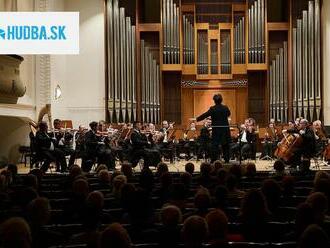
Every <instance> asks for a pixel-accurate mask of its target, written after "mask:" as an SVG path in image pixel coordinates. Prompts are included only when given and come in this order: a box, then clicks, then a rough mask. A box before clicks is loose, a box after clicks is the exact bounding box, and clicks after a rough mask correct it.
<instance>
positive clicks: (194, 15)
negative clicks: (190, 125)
mask: <svg viewBox="0 0 330 248" xmlns="http://www.w3.org/2000/svg"><path fill="white" fill-rule="evenodd" d="M320 9H321V2H320V0H310V1H308V0H105V20H106V22H105V23H106V25H105V30H106V56H105V58H106V64H107V67H106V92H107V94H106V112H107V118H108V120H109V121H111V122H131V121H134V120H136V119H139V120H142V121H145V122H155V123H160V121H161V120H163V119H167V120H170V121H174V122H176V123H181V124H187V122H188V120H189V118H190V117H194V116H197V115H199V114H201V113H202V112H203V111H205V110H207V108H208V107H209V106H210V105H212V96H213V94H215V93H221V94H222V95H223V97H224V102H225V104H227V105H228V106H229V107H230V109H231V111H232V116H231V121H232V123H233V124H234V123H241V122H243V121H244V119H245V118H247V117H248V116H251V117H253V118H255V119H256V121H257V122H258V123H259V124H266V123H267V122H268V120H269V118H274V119H276V120H277V121H280V122H287V121H288V120H290V119H293V118H295V117H297V116H304V117H306V118H308V119H310V120H315V119H322V99H321V95H322V94H321V92H322V85H321V79H320V69H321V63H320V61H321V44H320Z"/></svg>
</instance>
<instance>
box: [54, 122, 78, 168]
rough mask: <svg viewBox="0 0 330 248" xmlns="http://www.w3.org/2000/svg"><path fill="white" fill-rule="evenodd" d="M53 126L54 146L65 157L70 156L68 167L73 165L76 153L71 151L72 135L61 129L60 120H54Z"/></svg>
mask: <svg viewBox="0 0 330 248" xmlns="http://www.w3.org/2000/svg"><path fill="white" fill-rule="evenodd" d="M53 125H54V130H53V137H54V138H55V139H56V143H55V146H56V147H57V148H59V149H61V150H62V151H63V152H64V154H65V156H70V159H69V167H70V166H72V165H73V164H74V161H75V160H76V153H75V151H74V149H73V134H72V133H71V132H70V131H68V130H66V129H65V128H62V126H61V120H60V119H55V120H54V122H53Z"/></svg>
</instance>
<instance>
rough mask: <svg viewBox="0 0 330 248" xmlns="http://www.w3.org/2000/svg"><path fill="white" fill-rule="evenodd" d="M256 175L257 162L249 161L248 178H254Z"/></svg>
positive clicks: (247, 165) (246, 173)
mask: <svg viewBox="0 0 330 248" xmlns="http://www.w3.org/2000/svg"><path fill="white" fill-rule="evenodd" d="M256 175H257V168H256V164H255V163H251V162H249V163H247V164H246V172H245V176H246V177H247V178H254V177H255V176H256Z"/></svg>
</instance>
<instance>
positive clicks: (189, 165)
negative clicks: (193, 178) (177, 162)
mask: <svg viewBox="0 0 330 248" xmlns="http://www.w3.org/2000/svg"><path fill="white" fill-rule="evenodd" d="M184 167H185V171H186V172H188V173H189V174H191V175H192V174H193V173H194V171H195V165H194V164H193V163H191V162H188V163H186V164H185V166H184Z"/></svg>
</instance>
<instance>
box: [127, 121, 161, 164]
mask: <svg viewBox="0 0 330 248" xmlns="http://www.w3.org/2000/svg"><path fill="white" fill-rule="evenodd" d="M141 127H142V125H141V122H139V121H136V122H134V123H133V132H132V134H131V144H132V153H131V159H130V160H131V163H132V166H133V167H135V166H136V165H137V164H138V162H139V160H140V159H141V158H143V160H144V166H150V165H154V166H156V165H157V164H158V163H159V162H160V153H159V151H158V150H157V149H155V148H153V147H152V146H151V145H152V144H151V142H150V141H148V138H147V136H146V135H145V134H142V133H141Z"/></svg>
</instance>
